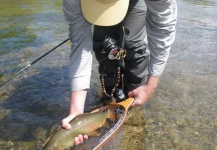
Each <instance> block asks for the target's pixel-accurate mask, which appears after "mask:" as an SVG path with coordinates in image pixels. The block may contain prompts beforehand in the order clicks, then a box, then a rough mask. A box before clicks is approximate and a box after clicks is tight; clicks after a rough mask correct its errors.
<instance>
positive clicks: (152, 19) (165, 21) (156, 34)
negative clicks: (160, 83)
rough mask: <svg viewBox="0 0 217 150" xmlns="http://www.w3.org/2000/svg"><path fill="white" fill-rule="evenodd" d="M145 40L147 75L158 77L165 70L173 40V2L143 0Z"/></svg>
mask: <svg viewBox="0 0 217 150" xmlns="http://www.w3.org/2000/svg"><path fill="white" fill-rule="evenodd" d="M145 1H146V5H147V17H146V27H147V39H148V48H149V50H150V64H149V68H148V70H149V75H153V76H156V77H159V76H160V75H161V74H162V73H163V70H164V68H165V65H166V62H167V59H168V57H169V53H170V49H171V45H172V44H173V42H174V39H175V32H176V30H175V25H176V21H177V5H176V1H175V0H145Z"/></svg>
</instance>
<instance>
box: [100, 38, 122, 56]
mask: <svg viewBox="0 0 217 150" xmlns="http://www.w3.org/2000/svg"><path fill="white" fill-rule="evenodd" d="M103 50H104V53H106V54H107V55H108V58H109V59H111V60H113V59H117V60H119V59H121V58H124V57H125V56H126V50H123V49H120V48H119V47H118V46H117V42H116V40H115V39H113V38H111V37H109V36H106V37H105V40H104V41H103Z"/></svg>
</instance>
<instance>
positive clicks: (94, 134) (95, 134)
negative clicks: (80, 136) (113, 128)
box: [89, 131, 100, 136]
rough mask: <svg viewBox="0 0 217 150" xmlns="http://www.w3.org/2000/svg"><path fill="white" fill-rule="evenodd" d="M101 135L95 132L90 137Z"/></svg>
mask: <svg viewBox="0 0 217 150" xmlns="http://www.w3.org/2000/svg"><path fill="white" fill-rule="evenodd" d="M99 135H100V134H99V133H98V132H97V131H93V132H91V133H90V134H89V136H99Z"/></svg>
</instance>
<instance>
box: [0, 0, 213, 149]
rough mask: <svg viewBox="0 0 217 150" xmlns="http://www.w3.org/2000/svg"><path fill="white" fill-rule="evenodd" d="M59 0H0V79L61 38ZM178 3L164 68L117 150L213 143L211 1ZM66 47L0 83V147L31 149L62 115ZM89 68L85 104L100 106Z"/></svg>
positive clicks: (131, 113) (66, 93) (97, 87)
mask: <svg viewBox="0 0 217 150" xmlns="http://www.w3.org/2000/svg"><path fill="white" fill-rule="evenodd" d="M61 3H62V1H60V0H47V1H42V0H38V1H32V0H28V1H27V0H19V1H12V0H1V5H0V8H1V9H0V83H3V82H4V81H5V80H6V79H7V78H9V77H10V76H11V75H13V74H14V73H16V72H17V71H19V70H20V69H22V68H23V67H25V66H27V65H28V64H29V63H30V62H32V61H34V60H35V59H36V58H38V57H39V56H41V55H42V54H44V53H46V52H47V51H49V50H50V49H52V48H53V47H55V46H56V45H58V44H59V43H61V42H62V41H64V40H65V39H66V38H67V36H68V27H67V25H66V23H65V22H64V18H63V13H62V10H61ZM177 3H178V12H179V13H178V24H177V36H176V41H175V43H174V45H173V47H172V50H171V55H170V58H169V60H168V64H167V67H166V69H165V72H164V74H163V75H162V77H161V80H160V83H159V86H158V88H157V90H156V92H155V93H154V95H153V96H152V97H151V99H150V101H148V102H147V103H146V104H145V105H144V106H143V107H136V108H133V109H131V110H130V111H129V113H128V116H127V120H126V122H125V125H124V127H123V129H122V134H121V142H119V143H120V144H119V145H117V147H118V148H117V149H123V150H125V149H126V150H128V149H135V150H146V149H147V150H168V149H175V150H180V149H183V150H216V149H217V140H216V139H217V101H216V100H217V94H216V93H217V92H216V91H217V80H216V79H217V53H216V47H217V43H216V39H217V16H216V14H217V9H216V8H217V2H216V1H215V0H177ZM69 53H70V43H69V42H67V43H65V44H64V45H62V46H60V47H59V48H57V49H56V50H55V51H53V52H52V53H50V54H49V55H47V56H46V57H44V58H42V59H41V60H40V61H38V62H37V63H35V64H34V65H32V66H31V67H29V68H28V69H27V71H25V72H24V73H21V74H20V75H18V76H17V77H16V78H14V79H12V80H11V81H10V82H8V83H7V84H6V85H4V86H2V87H0V149H14V150H19V149H20V150H30V149H37V147H40V145H41V144H42V143H43V142H44V141H45V139H46V138H47V136H48V135H49V133H50V130H51V129H52V128H53V126H54V125H56V124H59V123H60V121H61V119H62V118H63V117H65V116H66V115H67V114H68V111H69V96H70V86H69V78H68V56H69ZM93 68H94V69H93V76H92V83H91V90H90V91H89V93H88V98H87V103H86V107H85V111H90V110H92V109H93V108H95V107H97V106H99V105H100V102H99V101H98V100H99V98H100V93H101V87H100V84H99V79H98V74H97V63H96V62H95V63H94V66H93ZM119 139H120V137H118V138H117V140H119Z"/></svg>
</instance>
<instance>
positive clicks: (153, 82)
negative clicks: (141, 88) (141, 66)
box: [146, 75, 159, 89]
mask: <svg viewBox="0 0 217 150" xmlns="http://www.w3.org/2000/svg"><path fill="white" fill-rule="evenodd" d="M158 81H159V77H156V76H152V75H149V77H148V80H147V82H146V86H148V87H150V88H153V89H156V88H157V85H158Z"/></svg>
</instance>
